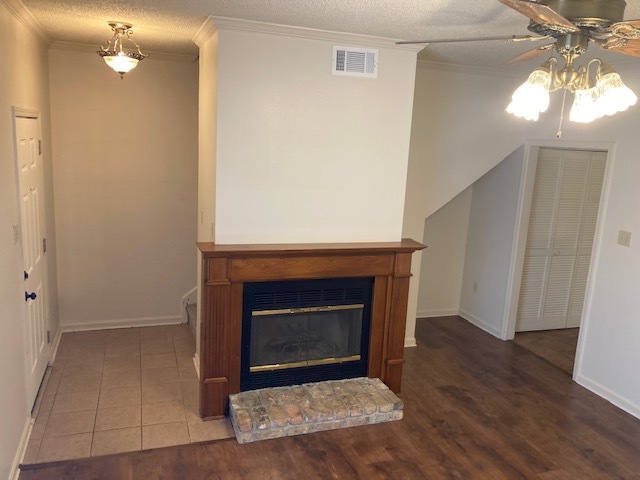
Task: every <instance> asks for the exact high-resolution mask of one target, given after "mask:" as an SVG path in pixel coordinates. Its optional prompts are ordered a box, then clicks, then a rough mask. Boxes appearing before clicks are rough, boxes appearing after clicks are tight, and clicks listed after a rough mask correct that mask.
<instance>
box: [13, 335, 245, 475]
mask: <svg viewBox="0 0 640 480" xmlns="http://www.w3.org/2000/svg"><path fill="white" fill-rule="evenodd" d="M194 351H195V339H194V337H193V334H192V333H191V330H190V328H189V326H188V325H187V324H183V325H170V326H161V327H145V328H126V329H118V330H96V331H91V332H75V333H64V334H63V335H62V339H61V341H60V346H59V347H58V352H57V354H56V358H55V361H54V365H53V367H52V369H51V372H50V374H49V377H48V380H47V383H46V387H45V390H44V392H43V393H42V397H41V399H40V400H39V401H40V406H39V409H38V414H37V417H36V420H35V423H34V426H33V429H32V432H31V437H30V439H29V444H28V446H27V451H26V454H25V457H24V459H23V462H22V463H23V464H32V463H42V462H52V461H58V460H68V459H72V458H84V457H90V456H97V455H107V454H112V453H122V452H131V451H136V450H145V449H150V448H157V447H167V446H172V445H183V444H188V443H196V442H204V441H210V440H216V439H220V438H229V437H233V436H234V433H233V428H232V427H231V424H230V422H229V421H228V420H226V419H225V420H219V421H208V422H203V421H202V420H201V419H200V417H199V415H198V378H197V375H196V371H195V367H194V364H193V354H194Z"/></svg>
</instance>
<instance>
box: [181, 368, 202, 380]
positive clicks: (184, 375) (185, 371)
mask: <svg viewBox="0 0 640 480" xmlns="http://www.w3.org/2000/svg"><path fill="white" fill-rule="evenodd" d="M178 375H180V381H181V382H197V381H198V380H199V379H198V374H197V373H196V367H195V366H194V365H191V366H190V367H180V368H179V369H178Z"/></svg>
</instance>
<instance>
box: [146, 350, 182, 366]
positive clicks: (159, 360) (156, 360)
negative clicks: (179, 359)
mask: <svg viewBox="0 0 640 480" xmlns="http://www.w3.org/2000/svg"><path fill="white" fill-rule="evenodd" d="M176 365H177V364H176V355H175V353H156V354H153V355H142V368H143V369H144V368H166V367H175V366H176Z"/></svg>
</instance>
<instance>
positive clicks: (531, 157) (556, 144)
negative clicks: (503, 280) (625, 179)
mask: <svg viewBox="0 0 640 480" xmlns="http://www.w3.org/2000/svg"><path fill="white" fill-rule="evenodd" d="M540 148H554V149H558V150H586V151H594V150H598V151H606V152H607V164H606V166H605V171H604V179H603V184H602V193H601V195H600V206H599V209H598V220H597V222H596V231H595V235H594V241H593V250H592V253H591V262H590V265H589V276H588V279H587V288H586V291H585V299H584V308H583V310H582V321H581V324H580V332H579V334H578V347H577V351H576V361H575V363H574V369H573V371H574V376H575V372H577V371H578V367H579V364H580V363H581V361H582V356H583V348H584V344H583V342H584V338H585V332H586V331H587V329H588V326H589V317H590V310H591V300H592V297H593V283H594V282H593V281H594V278H595V276H596V265H597V263H598V257H599V256H600V250H601V248H600V247H601V243H602V236H603V227H604V222H603V216H602V212H604V211H605V210H606V206H607V202H608V199H609V191H610V188H611V180H612V172H613V162H614V159H615V149H616V144H615V142H579V141H578V142H572V141H564V140H528V141H526V142H525V145H524V159H523V167H522V174H521V177H520V193H519V195H518V207H517V212H516V223H515V228H514V233H513V240H512V248H511V259H510V264H509V276H508V281H507V292H506V299H505V307H504V312H503V320H502V329H501V332H500V338H501V339H502V340H513V338H514V336H515V332H516V317H517V313H518V302H519V299H520V287H521V284H522V271H523V268H524V256H525V250H526V246H527V233H528V230H529V216H530V213H531V204H532V200H533V186H534V182H535V176H536V166H537V163H538V153H539V150H540Z"/></svg>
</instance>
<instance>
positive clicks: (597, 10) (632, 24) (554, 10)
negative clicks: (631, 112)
mask: <svg viewBox="0 0 640 480" xmlns="http://www.w3.org/2000/svg"><path fill="white" fill-rule="evenodd" d="M498 1H499V2H501V3H503V4H504V5H506V6H508V7H510V8H512V9H514V10H516V11H517V12H519V13H521V14H523V15H525V16H526V17H528V18H529V19H530V23H529V27H528V29H529V30H530V31H531V32H533V33H535V34H537V35H538V36H533V35H507V36H495V37H476V38H450V39H434V40H407V41H402V42H398V44H399V45H409V44H419V43H424V44H433V43H452V42H478V41H487V40H507V41H512V42H522V41H538V40H545V39H549V38H554V39H555V40H554V42H553V43H549V44H546V45H542V46H540V47H536V48H534V49H532V50H529V51H527V52H525V53H523V54H522V55H518V56H517V57H515V58H513V59H511V60H509V61H508V62H506V63H507V64H512V63H517V62H521V61H525V60H530V59H532V58H535V57H537V56H538V55H542V54H543V53H544V52H545V51H547V50H551V49H552V48H554V47H555V49H556V51H557V52H558V53H559V54H561V55H564V54H565V53H574V54H578V55H581V54H582V53H584V52H585V51H586V50H587V46H588V42H589V40H591V41H593V42H595V43H597V44H598V45H599V46H600V47H602V48H604V49H605V50H611V51H612V52H617V53H624V54H627V55H634V56H638V57H640V20H626V21H623V20H622V18H623V15H624V9H625V7H626V2H625V0H547V1H544V2H537V1H534V0H498Z"/></svg>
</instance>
